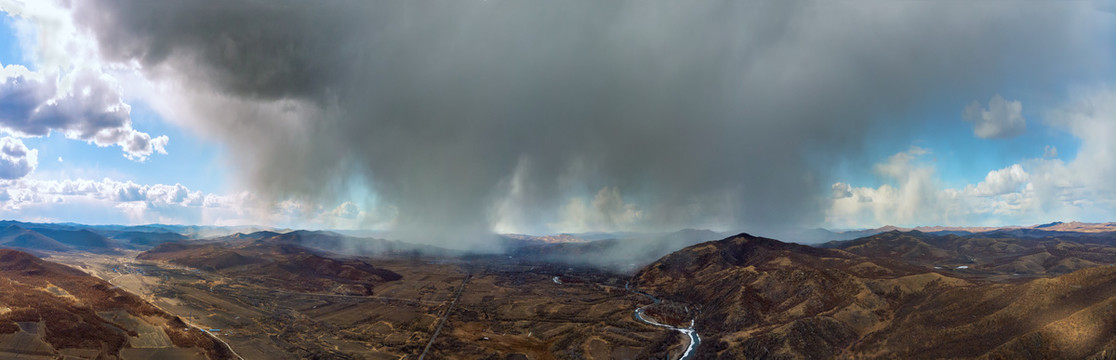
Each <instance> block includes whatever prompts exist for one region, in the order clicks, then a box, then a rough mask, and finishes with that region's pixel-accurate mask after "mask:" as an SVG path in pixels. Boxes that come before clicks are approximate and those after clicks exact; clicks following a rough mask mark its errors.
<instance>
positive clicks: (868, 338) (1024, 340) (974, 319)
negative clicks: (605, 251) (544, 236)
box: [635, 234, 1116, 359]
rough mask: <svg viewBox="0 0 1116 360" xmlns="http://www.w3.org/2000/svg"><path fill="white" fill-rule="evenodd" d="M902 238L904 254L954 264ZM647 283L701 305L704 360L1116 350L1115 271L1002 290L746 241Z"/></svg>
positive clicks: (663, 267) (653, 273)
mask: <svg viewBox="0 0 1116 360" xmlns="http://www.w3.org/2000/svg"><path fill="white" fill-rule="evenodd" d="M877 240H879V239H877ZM902 240H903V241H902V242H900V244H898V245H896V246H895V247H894V248H895V249H897V250H896V251H895V253H898V254H901V255H902V254H912V255H917V256H915V257H916V258H917V257H921V256H923V255H926V256H931V257H937V256H943V255H942V254H936V253H934V252H932V251H930V252H927V253H925V254H923V249H928V247H927V246H925V245H924V244H927V243H926V242H924V241H921V240H919V239H902ZM915 240H918V241H915ZM867 243H869V242H868V241H863V242H860V244H861V245H863V244H867ZM903 250H906V251H905V252H902V251H903ZM927 251H929V250H927ZM889 253H890V251H889ZM944 256H947V257H948V254H946V255H944ZM635 280H636V283H637V285H638V287H639V289H641V290H644V291H647V292H649V293H651V294H654V295H656V296H660V297H662V298H663V299H665V301H673V302H678V303H682V304H688V307H687V308H688V309H689V308H692V316H693V317H694V318H695V322H696V326H695V328H696V329H697V330H698V331H699V332H700V333H701V335H702V337H703V345H702V346H701V347H699V348H698V350H697V351H698V356H697V358H718V359H740V358H806V359H822V358H840V357H853V358H927V359H929V358H1004V359H1010V358H1084V357H1088V356H1099V355H1102V354H1105V352H1106V351H1107V352H1108V353H1111V352H1112V351H1114V350H1116V333H1114V332H1113V331H1112V329H1114V326H1116V317H1113V316H1112V315H1114V314H1116V310H1113V309H1114V308H1116V267H1113V266H1098V267H1092V268H1088V269H1084V270H1079V271H1076V272H1073V273H1070V274H1066V275H1062V276H1058V277H1052V278H1040V279H1034V280H1031V281H1026V282H1009V283H1001V282H990V281H983V280H975V279H962V278H959V277H956V276H954V275H953V274H951V273H950V272H948V271H934V270H933V269H932V268H930V269H928V268H926V267H924V266H920V265H916V264H908V263H905V262H900V261H897V260H893V259H890V258H879V257H874V256H863V255H858V254H855V253H853V252H850V251H845V250H840V249H826V248H813V247H808V246H803V245H796V244H788V243H783V242H780V241H777V240H772V239H766V238H758V237H753V236H750V235H747V234H740V235H737V236H734V237H730V238H726V239H724V240H720V241H713V242H707V243H703V244H698V245H694V246H691V247H688V248H686V249H682V250H680V251H677V252H675V253H672V254H670V255H668V256H666V257H663V258H662V259H660V260H659V261H656V262H655V263H653V264H651V265H649V266H647V267H645V268H643V269H642V270H641V271H640V272H639V273H637V274H636V276H635ZM946 345H948V346H946Z"/></svg>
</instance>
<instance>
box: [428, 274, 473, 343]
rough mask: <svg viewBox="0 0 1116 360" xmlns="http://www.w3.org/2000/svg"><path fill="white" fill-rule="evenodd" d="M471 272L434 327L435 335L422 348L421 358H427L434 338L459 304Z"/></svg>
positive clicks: (462, 281)
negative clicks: (454, 307) (458, 301)
mask: <svg viewBox="0 0 1116 360" xmlns="http://www.w3.org/2000/svg"><path fill="white" fill-rule="evenodd" d="M469 276H470V275H469V274H466V275H465V279H464V280H461V287H458V288H457V293H456V294H454V295H453V302H451V303H450V306H449V307H448V308H446V313H445V314H442V320H441V321H439V322H438V328H437V329H434V335H431V336H430V342H428V343H426V348H424V349H422V354H421V355H419V360H423V359H425V358H426V352H427V351H430V346H431V345H434V339H437V338H438V333H440V332H442V325H445V324H446V319H447V318H449V314H450V312H452V311H453V306H454V305H457V299H460V298H461V290H465V283H468V282H469Z"/></svg>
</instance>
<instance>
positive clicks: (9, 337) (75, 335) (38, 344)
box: [0, 249, 231, 359]
mask: <svg viewBox="0 0 1116 360" xmlns="http://www.w3.org/2000/svg"><path fill="white" fill-rule="evenodd" d="M13 356H28V357H55V358H124V359H140V358H147V357H153V356H154V357H168V358H170V357H173V358H180V359H206V358H209V359H227V358H231V354H230V353H229V350H228V348H226V347H225V346H224V345H222V344H221V343H219V342H217V341H215V340H214V339H213V338H211V337H210V336H208V335H205V334H203V333H201V332H200V331H199V330H197V329H193V328H190V327H189V326H187V325H186V324H185V323H183V322H182V320H181V319H179V318H177V317H174V316H171V315H169V314H167V313H165V312H163V311H162V310H160V309H158V308H156V307H154V306H152V305H151V304H149V303H147V302H145V301H144V300H142V299H140V298H139V297H136V296H135V295H132V294H129V293H128V292H126V291H124V290H121V289H120V288H118V287H115V286H113V285H112V284H110V283H108V282H105V281H103V280H100V279H97V278H94V277H92V276H89V275H87V274H85V273H84V272H81V271H79V270H77V269H74V268H70V267H67V266H64V265H59V264H55V263H51V262H47V261H43V260H40V259H38V258H36V257H35V256H33V255H31V254H28V253H25V252H21V251H15V250H9V249H0V357H5V358H8V357H13Z"/></svg>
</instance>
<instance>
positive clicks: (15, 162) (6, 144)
mask: <svg viewBox="0 0 1116 360" xmlns="http://www.w3.org/2000/svg"><path fill="white" fill-rule="evenodd" d="M38 165H39V151H38V150H34V149H28V148H27V145H24V144H23V141H22V140H20V139H17V138H13V137H11V136H5V137H3V138H0V179H9V180H10V179H18V178H21V177H24V176H26V175H27V174H30V173H31V172H32V171H34V170H35V167H36V166H38Z"/></svg>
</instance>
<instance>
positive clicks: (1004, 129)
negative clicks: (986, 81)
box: [962, 95, 1027, 139]
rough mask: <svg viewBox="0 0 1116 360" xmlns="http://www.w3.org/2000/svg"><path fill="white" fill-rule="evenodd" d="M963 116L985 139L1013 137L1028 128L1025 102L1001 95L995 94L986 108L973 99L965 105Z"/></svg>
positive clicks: (974, 130)
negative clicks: (1007, 98)
mask: <svg viewBox="0 0 1116 360" xmlns="http://www.w3.org/2000/svg"><path fill="white" fill-rule="evenodd" d="M962 118H964V119H965V121H968V122H971V123H973V134H975V135H976V136H979V137H981V138H985V139H1006V138H1012V137H1016V136H1019V135H1021V134H1023V132H1024V131H1026V130H1027V120H1026V119H1024V118H1023V104H1022V103H1020V102H1019V101H1007V100H1004V98H1003V97H1000V95H996V96H993V97H992V99H991V100H989V101H988V107H986V108H982V107H981V105H980V103H979V102H977V101H973V102H972V103H971V104H969V106H966V107H965V111H964V112H962Z"/></svg>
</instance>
